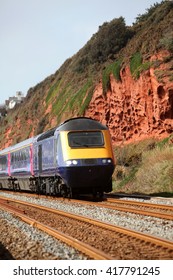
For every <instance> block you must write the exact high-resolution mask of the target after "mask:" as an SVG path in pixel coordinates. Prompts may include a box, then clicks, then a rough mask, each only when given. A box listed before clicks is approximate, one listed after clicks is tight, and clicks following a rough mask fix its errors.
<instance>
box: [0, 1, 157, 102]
mask: <svg viewBox="0 0 173 280" xmlns="http://www.w3.org/2000/svg"><path fill="white" fill-rule="evenodd" d="M156 2H157V3H160V2H161V0H157V1H154V0H153V1H152V0H145V1H143V0H120V1H119V0H87V1H83V0H0V104H2V103H3V102H4V101H5V99H8V98H9V97H10V96H13V95H15V94H16V91H22V92H23V93H24V95H26V93H27V91H28V89H29V88H30V87H33V86H35V85H36V84H37V83H39V82H41V81H42V80H44V79H45V78H46V77H47V76H49V75H50V74H53V73H54V72H55V71H56V70H57V69H58V68H59V67H60V66H61V65H62V64H63V62H64V61H65V60H66V59H67V58H69V57H71V56H73V55H74V54H75V53H76V52H77V51H78V50H79V49H80V48H82V47H83V46H84V45H85V43H86V42H87V41H88V40H89V39H90V38H91V36H92V35H93V34H94V33H96V32H97V31H98V27H99V25H102V24H103V23H104V22H106V21H110V20H112V19H113V18H118V17H120V16H123V17H124V18H125V21H126V24H127V25H132V23H133V22H135V18H136V17H137V15H139V14H143V13H145V12H146V9H148V8H150V6H151V5H153V4H154V3H156Z"/></svg>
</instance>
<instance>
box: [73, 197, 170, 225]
mask: <svg viewBox="0 0 173 280" xmlns="http://www.w3.org/2000/svg"><path fill="white" fill-rule="evenodd" d="M71 201H72V202H75V203H80V204H86V205H94V206H100V207H104V208H107V209H112V210H118V211H123V212H129V213H134V214H139V215H144V216H151V217H156V218H160V219H166V220H173V214H166V213H160V212H155V211H149V210H139V209H132V208H127V207H123V206H116V205H108V204H106V203H104V202H91V201H81V200H76V199H72V200H71ZM108 202H110V201H108ZM114 203H118V202H115V201H114ZM120 204H126V201H125V202H120ZM129 204H130V205H133V202H131V203H127V205H129ZM134 204H135V205H137V206H146V207H149V206H150V208H152V204H150V205H149V206H148V205H141V204H140V202H139V203H138V202H136V201H135V203H134ZM144 204H145V203H144ZM148 204H149V203H148ZM154 205H155V204H154ZM156 205H157V204H156ZM167 206H168V205H166V207H167ZM169 206H170V205H169ZM155 208H156V207H155ZM158 208H160V209H161V208H162V209H166V210H172V211H173V206H170V207H169V208H163V207H158Z"/></svg>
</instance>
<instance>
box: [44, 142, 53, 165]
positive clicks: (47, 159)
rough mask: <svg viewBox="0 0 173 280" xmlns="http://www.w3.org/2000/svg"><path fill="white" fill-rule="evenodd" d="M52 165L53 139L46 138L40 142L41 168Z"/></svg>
mask: <svg viewBox="0 0 173 280" xmlns="http://www.w3.org/2000/svg"><path fill="white" fill-rule="evenodd" d="M52 166H54V140H53V139H52V138H48V139H46V140H44V141H43V142H42V168H43V169H46V168H51V167H52Z"/></svg>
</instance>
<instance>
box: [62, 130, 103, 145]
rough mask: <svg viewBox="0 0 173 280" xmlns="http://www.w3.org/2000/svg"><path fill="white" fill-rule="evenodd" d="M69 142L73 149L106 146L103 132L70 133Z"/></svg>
mask: <svg viewBox="0 0 173 280" xmlns="http://www.w3.org/2000/svg"><path fill="white" fill-rule="evenodd" d="M68 142H69V146H70V147H72V148H79V147H102V146H104V138H103V134H102V132H101V131H81V132H69V133H68Z"/></svg>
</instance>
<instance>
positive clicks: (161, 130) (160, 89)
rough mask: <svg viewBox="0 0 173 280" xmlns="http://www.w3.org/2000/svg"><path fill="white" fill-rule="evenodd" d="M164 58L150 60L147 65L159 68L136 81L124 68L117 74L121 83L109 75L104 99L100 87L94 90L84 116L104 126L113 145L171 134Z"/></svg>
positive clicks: (171, 86)
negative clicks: (106, 127) (156, 62)
mask: <svg viewBox="0 0 173 280" xmlns="http://www.w3.org/2000/svg"><path fill="white" fill-rule="evenodd" d="M168 55H169V54H168V53H167V52H162V53H159V54H157V55H155V56H152V57H151V59H150V61H156V60H157V61H161V63H160V66H159V67H157V70H155V69H154V68H150V69H149V70H146V71H143V72H142V73H141V74H140V77H139V79H137V80H136V79H134V78H133V77H132V75H131V72H130V69H129V67H128V66H126V67H125V68H124V69H123V70H122V71H121V73H120V75H121V81H116V80H115V78H114V76H113V75H110V90H108V91H107V93H106V94H105V95H104V94H103V88H102V83H101V82H100V83H99V84H98V85H97V86H96V88H95V91H94V94H93V97H92V100H91V102H90V105H89V108H88V110H87V112H86V114H85V116H89V117H92V118H94V119H97V120H99V121H101V122H103V123H105V124H106V125H108V126H109V128H110V132H111V135H112V139H113V142H114V144H116V143H117V144H118V143H121V142H129V141H134V140H140V139H143V138H148V137H158V138H163V137H166V136H167V135H169V134H170V133H171V132H172V131H173V80H172V79H171V77H172V76H171V77H170V75H169V74H170V65H169V62H168V63H163V61H164V58H165V57H167V56H168ZM168 70H169V71H168ZM168 72H169V73H168ZM159 75H160V76H159Z"/></svg>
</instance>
